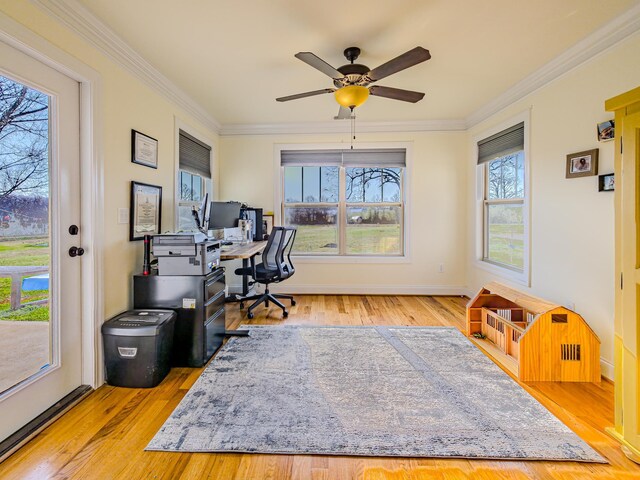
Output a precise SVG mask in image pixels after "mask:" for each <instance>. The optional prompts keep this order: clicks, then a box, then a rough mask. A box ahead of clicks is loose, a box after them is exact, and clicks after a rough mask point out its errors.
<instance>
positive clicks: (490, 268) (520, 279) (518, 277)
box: [475, 259, 531, 287]
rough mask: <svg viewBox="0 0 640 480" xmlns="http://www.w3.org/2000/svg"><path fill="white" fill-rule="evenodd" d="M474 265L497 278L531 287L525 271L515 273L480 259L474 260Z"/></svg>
mask: <svg viewBox="0 0 640 480" xmlns="http://www.w3.org/2000/svg"><path fill="white" fill-rule="evenodd" d="M475 265H476V267H478V268H479V269H481V270H484V271H486V272H489V273H491V274H493V275H496V276H498V277H502V278H504V279H505V280H510V281H512V282H514V283H517V284H520V285H523V286H525V287H530V286H531V282H530V280H529V274H528V272H527V271H524V272H516V271H513V270H510V269H508V268H506V267H501V266H499V265H496V264H495V263H489V262H485V261H484V260H480V259H476V261H475Z"/></svg>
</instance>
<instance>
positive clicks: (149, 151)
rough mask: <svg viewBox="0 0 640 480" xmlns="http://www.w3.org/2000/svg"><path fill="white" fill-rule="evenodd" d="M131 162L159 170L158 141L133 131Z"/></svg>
mask: <svg viewBox="0 0 640 480" xmlns="http://www.w3.org/2000/svg"><path fill="white" fill-rule="evenodd" d="M131 162H133V163H137V164H138V165H144V166H145V167H150V168H158V140H156V139H155V138H153V137H150V136H149V135H145V134H144V133H142V132H138V131H137V130H134V129H131Z"/></svg>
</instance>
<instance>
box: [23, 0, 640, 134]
mask: <svg viewBox="0 0 640 480" xmlns="http://www.w3.org/2000/svg"><path fill="white" fill-rule="evenodd" d="M31 1H32V2H33V3H34V4H36V5H38V6H39V7H40V8H41V9H42V10H43V11H44V12H46V13H47V14H49V15H50V16H51V17H53V18H54V19H56V20H58V21H59V22H61V23H62V24H64V25H66V26H67V27H68V28H70V29H71V30H72V31H73V32H75V33H76V34H78V35H79V36H81V37H82V38H84V39H85V40H86V41H88V42H89V43H90V44H92V45H94V46H95V47H96V48H97V49H98V50H100V51H101V52H102V53H104V54H105V55H107V56H108V57H109V58H111V59H112V60H113V61H115V62H116V63H117V64H118V65H120V66H122V67H123V68H125V69H126V70H127V71H128V72H130V73H131V74H132V75H134V76H135V77H137V78H139V79H140V80H142V81H143V82H144V83H146V84H147V85H149V86H150V87H152V88H154V89H155V90H156V91H158V92H159V93H160V94H161V95H162V96H164V97H165V98H167V99H169V100H171V101H173V102H174V103H175V104H176V105H178V106H179V107H181V108H183V109H184V110H185V111H186V112H188V113H189V114H191V115H192V116H193V117H194V118H196V119H197V120H199V121H200V122H202V123H203V124H204V125H205V126H207V127H208V128H211V130H213V131H215V132H216V133H219V134H220V135H224V136H233V135H273V134H322V133H348V132H349V131H350V125H349V122H340V121H332V122H307V123H274V124H226V125H221V124H220V123H219V122H218V121H217V120H216V119H215V118H213V116H212V115H211V114H209V112H207V111H206V110H205V109H204V108H202V107H201V106H200V105H199V104H198V103H197V102H196V101H194V100H193V99H192V98H191V97H189V95H187V94H186V93H185V92H184V91H183V90H182V89H180V88H179V87H178V86H176V85H175V84H174V83H173V82H171V81H170V80H169V79H168V78H167V77H165V76H164V75H163V74H162V73H160V72H159V71H158V70H157V69H156V68H155V67H154V66H153V65H151V64H150V63H149V62H147V61H146V60H145V59H144V58H142V56H140V55H139V54H138V53H137V52H136V51H135V50H133V48H131V47H130V46H129V45H128V44H127V43H126V42H125V41H124V40H122V39H121V38H120V37H119V36H118V35H117V34H116V33H115V32H113V30H111V29H110V28H109V27H108V26H107V25H106V24H105V23H104V22H102V21H101V20H99V19H98V18H97V17H95V15H93V14H92V13H91V12H90V11H89V10H88V9H87V8H85V7H84V6H83V5H82V4H80V3H79V2H78V1H77V0H31ZM639 30H640V5H636V6H634V7H632V8H630V9H629V10H627V11H626V12H624V13H623V14H621V15H619V16H618V17H616V18H614V19H613V20H612V21H610V22H609V23H607V24H606V25H604V26H602V27H601V28H599V29H598V30H596V31H595V32H593V33H592V34H590V35H589V36H587V37H586V38H584V39H582V40H581V41H579V42H578V43H576V44H575V45H574V46H572V47H570V48H569V49H568V50H565V51H564V52H563V53H561V54H560V55H559V56H557V57H556V58H554V59H553V60H551V61H550V62H548V63H547V64H545V65H544V66H542V67H541V68H540V69H538V70H537V71H535V72H534V73H532V74H531V75H529V76H528V77H526V78H524V79H523V80H521V81H519V82H518V83H516V84H515V85H514V86H513V87H511V88H509V89H508V90H506V91H505V92H503V93H502V94H501V95H499V96H498V97H496V98H494V99H493V100H491V101H490V102H488V103H486V104H485V105H484V106H482V107H481V108H479V109H478V110H476V111H475V112H473V113H472V114H470V115H469V116H468V117H467V118H466V119H463V120H456V119H454V120H422V121H408V122H391V121H390V122H359V123H358V124H357V127H358V132H361V133H368V132H372V133H380V132H433V131H462V130H467V129H469V128H471V127H473V126H475V125H477V124H478V123H480V122H482V121H483V120H486V119H487V118H489V117H491V116H492V115H494V114H496V113H498V112H499V111H500V110H502V109H504V108H506V107H508V106H509V105H511V104H513V103H515V102H517V101H518V100H521V99H522V98H524V97H526V96H527V95H529V94H531V93H533V92H534V91H536V90H538V89H540V88H542V87H544V86H545V85H547V84H549V83H550V82H552V81H553V80H555V79H556V78H559V77H560V76H562V75H564V74H565V73H567V72H569V71H571V70H573V69H574V68H576V67H578V66H579V65H582V64H583V63H585V62H587V61H589V60H592V59H593V58H594V57H595V56H597V55H599V54H601V53H603V52H604V51H606V50H607V49H609V48H611V47H612V46H614V45H615V44H617V43H619V42H621V41H622V40H624V39H625V38H627V37H629V36H631V35H633V34H635V33H637V32H638V31H639Z"/></svg>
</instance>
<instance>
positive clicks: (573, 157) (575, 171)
mask: <svg viewBox="0 0 640 480" xmlns="http://www.w3.org/2000/svg"><path fill="white" fill-rule="evenodd" d="M597 174H598V149H597V148H594V149H593V150H586V151H584V152H578V153H570V154H569V155H567V176H566V178H576V177H588V176H591V175H597Z"/></svg>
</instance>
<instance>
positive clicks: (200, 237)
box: [151, 233, 220, 275]
mask: <svg viewBox="0 0 640 480" xmlns="http://www.w3.org/2000/svg"><path fill="white" fill-rule="evenodd" d="M151 248H152V253H153V256H154V257H156V258H157V260H158V275H208V274H209V273H211V272H212V271H213V270H215V269H216V268H217V267H219V266H220V240H210V239H209V238H207V236H206V235H204V234H202V233H176V234H163V235H154V236H153V239H152V241H151Z"/></svg>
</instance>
